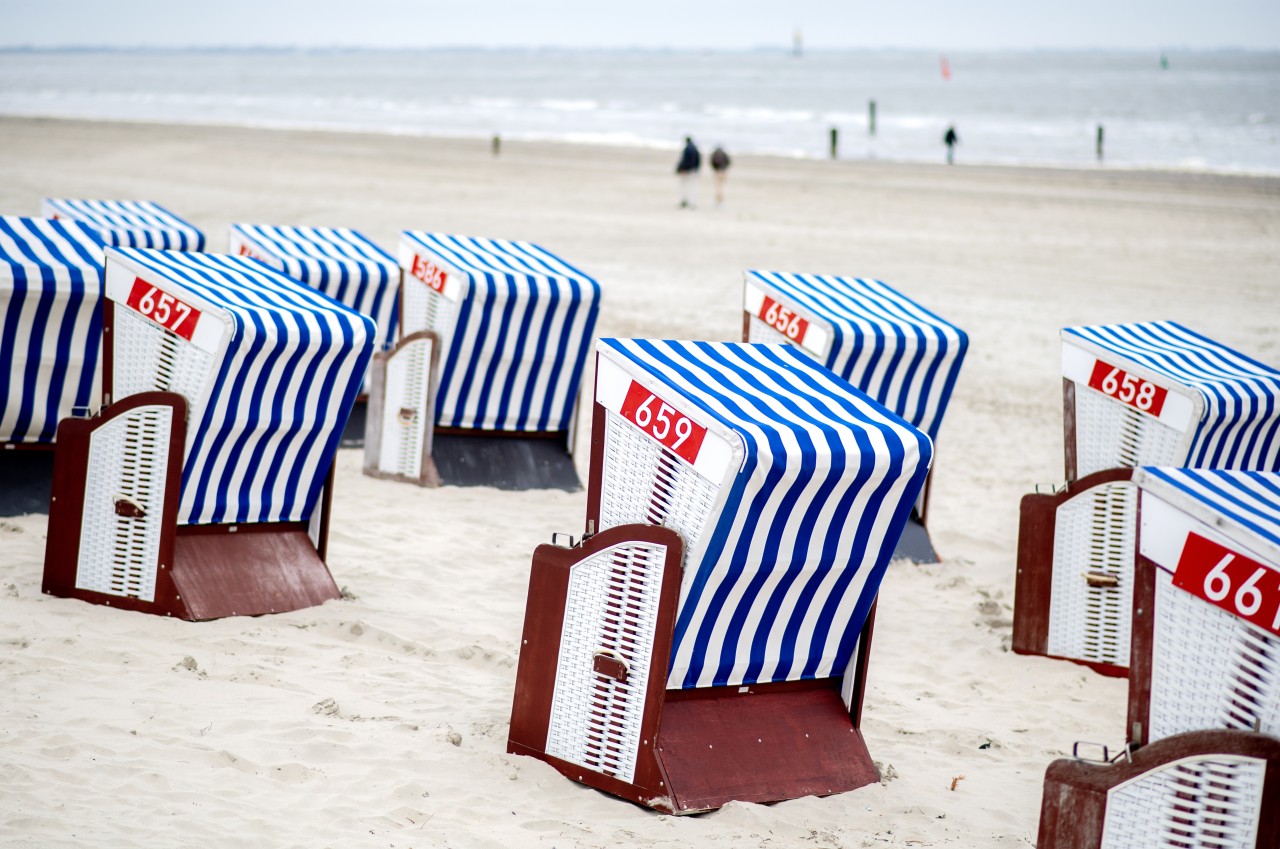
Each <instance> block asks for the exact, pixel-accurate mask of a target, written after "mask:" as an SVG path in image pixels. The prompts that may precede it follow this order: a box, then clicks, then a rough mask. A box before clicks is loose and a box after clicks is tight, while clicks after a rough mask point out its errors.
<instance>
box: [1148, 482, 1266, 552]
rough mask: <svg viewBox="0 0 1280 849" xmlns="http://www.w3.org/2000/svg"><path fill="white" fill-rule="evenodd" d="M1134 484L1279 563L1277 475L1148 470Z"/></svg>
mask: <svg viewBox="0 0 1280 849" xmlns="http://www.w3.org/2000/svg"><path fill="white" fill-rule="evenodd" d="M1134 481H1135V482H1136V483H1137V484H1138V485H1139V486H1140V487H1142V488H1143V489H1145V490H1149V491H1151V492H1153V493H1154V494H1156V495H1158V496H1160V497H1161V498H1162V499H1164V500H1165V501H1169V502H1171V503H1175V504H1177V505H1178V506H1180V507H1182V508H1183V509H1184V510H1186V512H1188V513H1190V514H1191V515H1193V516H1194V517H1195V518H1197V519H1199V520H1200V521H1202V522H1204V523H1205V524H1207V525H1209V526H1210V527H1213V528H1216V529H1218V530H1220V531H1222V532H1223V533H1225V534H1227V535H1228V536H1230V537H1235V538H1237V539H1239V540H1240V541H1241V543H1242V544H1244V545H1246V546H1247V547H1249V548H1250V549H1252V550H1254V551H1257V552H1258V553H1259V554H1262V555H1265V556H1267V557H1268V558H1269V559H1270V560H1271V562H1272V563H1277V564H1280V474H1277V473H1275V472H1248V471H1234V470H1223V469H1170V468H1156V467H1151V466H1146V467H1143V468H1141V469H1138V471H1137V472H1136V473H1135V475H1134Z"/></svg>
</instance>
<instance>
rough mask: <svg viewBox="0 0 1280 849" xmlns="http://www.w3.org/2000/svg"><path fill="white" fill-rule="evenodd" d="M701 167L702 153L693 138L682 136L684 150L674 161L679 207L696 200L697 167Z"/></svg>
mask: <svg viewBox="0 0 1280 849" xmlns="http://www.w3.org/2000/svg"><path fill="white" fill-rule="evenodd" d="M701 167H702V154H701V153H699V152H698V146H697V145H695V144H694V143H693V139H691V138H689V137H688V136H685V137H684V150H682V151H680V161H679V162H677V163H676V176H677V177H678V178H679V179H680V208H681V209H684V208H686V207H690V206H693V205H694V204H695V203H696V202H697V200H698V169H699V168H701Z"/></svg>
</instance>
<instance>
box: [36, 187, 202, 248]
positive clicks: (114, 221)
mask: <svg viewBox="0 0 1280 849" xmlns="http://www.w3.org/2000/svg"><path fill="white" fill-rule="evenodd" d="M40 214H41V215H43V216H45V217H46V218H64V219H70V220H72V221H79V222H81V223H83V224H87V225H89V226H90V227H92V228H93V229H94V230H96V231H98V235H99V237H100V238H101V239H102V241H104V242H106V243H107V244H108V245H113V246H116V247H130V248H157V249H162V250H170V251H203V250H204V245H205V240H204V233H202V232H200V230H199V229H197V228H196V226H195V225H194V224H192V223H191V222H189V221H186V220H184V219H182V218H179V217H178V216H177V215H175V214H173V213H172V212H170V211H169V210H167V209H165V208H164V207H163V206H161V205H160V204H158V203H152V202H151V201H149V200H70V199H67V198H45V199H44V203H43V204H41V213H40Z"/></svg>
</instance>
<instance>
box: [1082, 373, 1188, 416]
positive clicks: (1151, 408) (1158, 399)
mask: <svg viewBox="0 0 1280 849" xmlns="http://www.w3.org/2000/svg"><path fill="white" fill-rule="evenodd" d="M1089 386H1091V387H1093V388H1094V389H1096V390H1098V391H1099V392H1101V393H1102V394H1104V395H1110V396H1111V397H1112V398H1115V399H1116V400H1117V401H1122V402H1124V403H1125V404H1128V405H1129V406H1130V407H1134V408H1135V409H1139V410H1141V411H1142V412H1144V413H1150V414H1151V415H1153V416H1158V415H1160V411H1161V410H1163V409H1164V399H1165V396H1166V395H1168V394H1169V391H1168V390H1167V389H1165V388H1164V387H1162V386H1156V385H1155V384H1154V383H1152V382H1150V381H1148V380H1143V379H1142V378H1140V377H1134V376H1133V375H1131V374H1129V373H1128V372H1126V371H1124V370H1122V369H1120V368H1119V367H1118V366H1113V365H1111V364H1110V363H1104V362H1103V361H1102V360H1096V361H1094V364H1093V373H1092V374H1091V375H1089Z"/></svg>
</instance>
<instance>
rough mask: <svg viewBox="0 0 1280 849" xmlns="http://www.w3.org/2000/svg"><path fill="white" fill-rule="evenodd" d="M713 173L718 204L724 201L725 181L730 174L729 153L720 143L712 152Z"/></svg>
mask: <svg viewBox="0 0 1280 849" xmlns="http://www.w3.org/2000/svg"><path fill="white" fill-rule="evenodd" d="M711 174H712V176H713V177H715V180H716V205H717V206H719V205H720V204H722V203H724V181H725V179H726V178H727V177H728V176H729V154H727V153H725V152H724V148H723V147H720V146H719V145H717V146H716V149H715V150H713V151H712V152H711Z"/></svg>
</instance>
